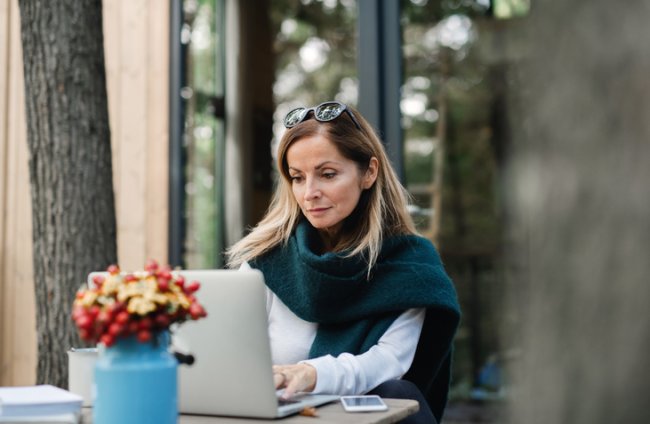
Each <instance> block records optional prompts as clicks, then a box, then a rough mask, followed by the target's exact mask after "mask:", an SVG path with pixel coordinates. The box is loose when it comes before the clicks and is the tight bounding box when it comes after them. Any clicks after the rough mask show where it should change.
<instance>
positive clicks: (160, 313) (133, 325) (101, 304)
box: [72, 260, 207, 347]
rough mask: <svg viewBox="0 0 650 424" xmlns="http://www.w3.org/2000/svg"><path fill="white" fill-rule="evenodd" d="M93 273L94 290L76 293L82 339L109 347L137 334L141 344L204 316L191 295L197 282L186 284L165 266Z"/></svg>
mask: <svg viewBox="0 0 650 424" xmlns="http://www.w3.org/2000/svg"><path fill="white" fill-rule="evenodd" d="M106 271H107V273H106V274H104V275H95V276H94V278H93V286H94V287H90V288H82V289H80V290H79V291H78V292H77V295H76V298H75V300H74V303H73V308H72V319H73V320H74V322H75V324H76V326H77V328H78V330H79V336H80V337H81V339H83V340H85V341H88V342H94V343H101V344H103V345H104V346H106V347H110V346H112V345H113V344H114V343H115V342H116V340H118V339H123V338H126V337H131V336H135V338H136V339H137V340H138V341H139V342H142V343H146V342H149V341H150V340H151V339H152V336H153V335H155V334H156V333H158V332H161V331H168V330H169V327H170V326H171V325H172V324H174V323H181V322H183V321H187V320H197V319H200V318H203V317H205V316H207V313H206V311H205V309H204V308H203V306H201V304H200V303H199V302H198V301H197V299H196V297H195V296H194V293H195V292H196V291H197V290H199V288H200V283H199V282H198V281H192V282H189V283H188V282H186V281H185V279H184V278H183V276H182V275H180V274H178V273H176V272H174V271H172V270H171V268H170V267H169V266H159V265H158V263H157V262H156V261H153V260H150V261H148V262H147V264H146V266H145V270H144V271H138V272H132V273H122V272H120V268H119V266H117V265H111V266H109V267H108V268H107V270H106Z"/></svg>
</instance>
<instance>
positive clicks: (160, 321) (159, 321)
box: [154, 314, 171, 328]
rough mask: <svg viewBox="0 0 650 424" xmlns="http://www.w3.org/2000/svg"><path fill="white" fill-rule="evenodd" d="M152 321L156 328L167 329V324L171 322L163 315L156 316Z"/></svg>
mask: <svg viewBox="0 0 650 424" xmlns="http://www.w3.org/2000/svg"><path fill="white" fill-rule="evenodd" d="M154 321H155V322H156V326H157V327H158V328H167V327H169V323H170V322H171V321H170V319H169V317H168V316H167V315H165V314H158V315H156V318H155V319H154Z"/></svg>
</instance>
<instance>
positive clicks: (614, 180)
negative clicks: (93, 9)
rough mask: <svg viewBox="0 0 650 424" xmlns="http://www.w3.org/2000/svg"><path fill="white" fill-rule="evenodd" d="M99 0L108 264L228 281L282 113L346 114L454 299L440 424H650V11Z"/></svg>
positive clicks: (9, 375) (11, 140) (1, 298)
mask: <svg viewBox="0 0 650 424" xmlns="http://www.w3.org/2000/svg"><path fill="white" fill-rule="evenodd" d="M103 3H104V5H103V8H104V37H105V46H106V68H107V81H108V91H109V93H108V101H109V107H110V121H111V132H112V145H113V163H114V180H115V193H116V202H117V210H116V213H117V219H118V250H119V251H118V255H119V262H120V264H122V266H123V268H132V269H137V268H139V267H141V266H142V264H143V263H144V261H145V259H146V258H149V257H155V258H157V259H158V260H159V261H161V262H170V263H171V264H173V265H176V266H182V267H184V268H218V267H222V266H223V256H222V254H223V251H224V249H225V248H226V247H227V246H228V245H230V244H231V243H233V242H234V241H236V240H238V239H239V238H240V237H241V236H242V234H244V233H245V231H246V229H247V228H248V227H249V226H251V225H254V224H255V223H256V222H257V221H258V220H259V218H260V217H261V216H262V215H263V213H264V212H265V210H266V207H267V205H268V201H269V199H270V195H271V192H272V190H273V184H274V179H275V170H274V164H273V155H274V146H275V144H276V143H277V141H278V139H279V137H280V136H281V133H282V131H283V127H282V124H281V121H282V118H283V117H284V115H285V114H286V112H288V111H289V110H291V109H292V108H294V107H296V106H303V105H304V106H311V105H316V104H318V103H320V102H323V101H326V100H331V99H335V100H339V101H342V102H345V103H348V104H350V105H353V106H355V107H357V108H358V109H359V110H360V111H361V113H363V114H364V116H366V117H367V118H368V119H369V120H370V122H371V123H372V124H373V125H374V126H375V128H376V129H377V130H378V131H379V133H380V135H381V137H382V139H383V140H384V142H385V143H386V147H387V151H388V152H389V155H390V158H391V161H392V162H393V165H394V166H395V167H396V169H397V170H398V172H399V174H400V176H401V178H402V180H403V182H404V185H405V186H406V187H407V189H408V190H409V192H410V193H411V195H412V196H413V200H414V203H413V205H412V209H411V211H412V215H413V217H414V219H415V221H416V223H417V225H418V228H419V230H420V231H421V232H422V234H423V235H425V236H426V237H428V238H430V239H431V240H432V241H433V242H434V243H435V244H436V246H437V247H438V249H439V251H440V253H441V255H442V258H443V261H444V263H445V266H446V268H447V270H448V272H449V274H450V276H451V277H452V279H453V280H454V283H455V285H456V289H457V291H458V294H459V298H460V302H461V307H462V310H463V319H462V323H461V327H460V330H459V332H458V334H457V337H456V340H455V361H454V370H453V381H452V386H451V398H450V405H449V408H448V410H447V412H446V416H445V422H447V423H470V422H494V423H497V422H512V423H537V422H540V423H541V422H544V423H548V422H553V423H597V422H603V423H605V422H621V423H626V424H627V423H633V422H634V423H636V422H638V423H645V422H648V419H650V415H649V414H648V413H646V412H645V410H644V408H643V406H644V403H645V400H646V399H647V395H648V393H650V388H649V383H648V382H649V381H650V378H649V377H650V376H648V369H650V366H649V365H650V364H649V361H648V359H647V358H648V355H647V352H648V347H649V346H648V344H649V343H650V334H649V333H650V319H649V317H648V313H647V306H646V304H647V301H648V299H650V293H649V290H650V289H649V287H650V284H648V275H649V274H650V269H649V266H650V265H648V264H650V261H649V260H648V258H649V256H648V246H649V245H650V228H649V222H650V220H649V219H648V217H649V216H650V201H649V200H650V199H649V196H648V194H649V193H648V188H647V181H649V180H650V175H649V174H650V171H648V169H650V168H649V167H648V166H647V165H648V164H647V162H648V159H649V158H650V151H649V150H650V147H649V146H650V142H649V141H648V139H649V138H650V124H649V123H650V116H649V114H650V112H649V111H650V104H648V103H649V101H648V99H650V80H649V79H648V75H650V49H648V48H647V40H648V39H650V26H649V25H647V22H648V19H649V18H650V4H646V2H645V0H628V1H627V2H625V4H624V5H623V4H621V5H616V4H613V3H612V2H610V1H607V0H590V1H586V0H577V1H572V2H564V1H562V0H545V1H543V2H541V1H540V2H534V1H532V0H384V1H382V0H377V1H374V0H359V1H355V0H258V1H253V0H242V1H236V0H170V1H168V2H157V1H155V0H104V2H103ZM154 3H155V4H154ZM18 34H19V22H18V17H17V0H8V1H6V2H2V5H0V71H2V72H6V73H5V74H4V75H2V78H0V123H1V124H2V125H0V159H1V161H0V162H1V163H2V168H1V169H0V206H1V208H0V209H1V210H2V211H3V213H4V215H3V216H2V217H1V218H0V224H2V225H0V240H1V241H2V244H0V248H1V250H0V277H2V278H0V306H1V309H0V317H1V318H2V326H1V327H0V360H1V361H2V368H0V371H1V373H0V384H2V385H17V384H33V380H34V368H35V367H34V362H35V337H34V323H33V320H34V318H33V315H34V314H33V287H32V286H31V275H32V274H31V273H32V270H31V255H32V253H31V244H30V242H29V239H30V237H31V224H30V220H29V217H30V209H29V187H28V177H27V171H26V161H27V158H26V152H25V148H24V145H25V134H24V133H25V128H24V112H23V111H22V108H23V104H24V99H23V98H22V97H21V96H22V94H21V93H22V90H23V81H22V76H21V74H22V69H21V66H22V64H21V56H20V54H21V52H20V41H19V36H18ZM133 163H138V164H139V166H137V167H133V166H132V165H133ZM142 199H146V200H147V203H146V207H143V208H140V207H137V206H136V207H134V206H133V205H134V204H138V202H141V200H142ZM143 228H144V231H143Z"/></svg>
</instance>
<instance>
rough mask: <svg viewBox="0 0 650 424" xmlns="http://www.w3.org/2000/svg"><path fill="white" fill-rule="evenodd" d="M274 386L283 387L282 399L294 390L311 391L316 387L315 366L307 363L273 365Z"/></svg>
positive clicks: (294, 391)
mask: <svg viewBox="0 0 650 424" xmlns="http://www.w3.org/2000/svg"><path fill="white" fill-rule="evenodd" d="M273 380H274V381H275V388H276V389H282V388H284V393H283V394H282V398H283V399H289V398H290V397H292V396H293V395H294V394H295V393H296V392H311V391H313V390H314V387H316V368H314V367H312V366H311V365H309V364H295V365H273Z"/></svg>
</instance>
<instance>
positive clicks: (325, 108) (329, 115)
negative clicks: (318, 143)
mask: <svg viewBox="0 0 650 424" xmlns="http://www.w3.org/2000/svg"><path fill="white" fill-rule="evenodd" d="M343 110H344V108H343V106H342V105H340V104H338V103H325V104H324V105H321V106H320V107H318V109H316V111H315V112H314V114H315V116H316V119H317V120H319V121H323V122H325V121H331V120H332V119H336V118H338V117H339V116H340V115H341V113H342V112H343Z"/></svg>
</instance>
